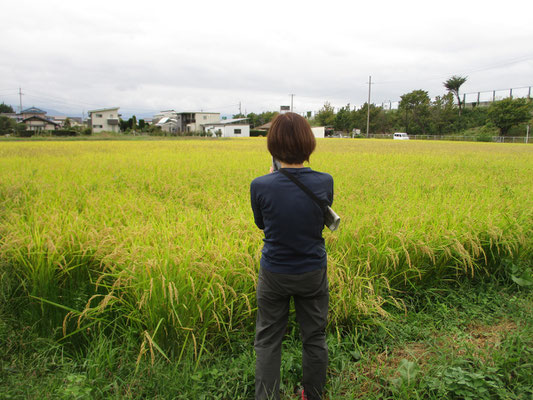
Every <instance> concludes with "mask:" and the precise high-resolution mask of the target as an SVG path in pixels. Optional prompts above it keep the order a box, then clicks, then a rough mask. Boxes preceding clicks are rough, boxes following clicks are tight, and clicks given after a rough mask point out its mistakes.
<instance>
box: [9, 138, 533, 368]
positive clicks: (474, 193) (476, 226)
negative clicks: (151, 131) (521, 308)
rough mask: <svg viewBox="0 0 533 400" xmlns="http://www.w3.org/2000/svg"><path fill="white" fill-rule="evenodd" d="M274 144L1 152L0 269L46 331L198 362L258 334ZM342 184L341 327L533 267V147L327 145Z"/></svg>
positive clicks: (333, 278)
mask: <svg viewBox="0 0 533 400" xmlns="http://www.w3.org/2000/svg"><path fill="white" fill-rule="evenodd" d="M269 166H270V156H269V154H268V152H267V150H266V142H265V140H264V139H261V138H250V139H242V140H241V139H238V140H167V141H110V142H97V141H84V142H81V141H80V142H77V141H72V142H0V169H1V172H0V276H1V277H2V279H4V280H5V281H7V282H10V285H11V286H10V287H11V288H12V290H13V291H16V292H17V293H18V295H19V296H24V297H27V298H29V299H31V301H30V306H29V307H28V308H27V309H25V310H21V313H25V314H27V315H29V316H30V318H31V319H33V320H34V321H35V322H36V323H38V326H39V327H40V329H41V331H42V332H43V333H44V334H47V335H52V336H54V335H55V336H56V337H57V338H58V339H59V340H75V338H77V337H84V336H85V337H87V335H89V334H90V333H94V332H102V333H106V332H115V333H116V332H118V333H126V332H129V333H131V332H133V333H134V334H135V335H137V337H138V342H139V348H140V351H139V357H141V356H142V355H143V354H146V355H150V356H151V357H152V358H153V357H154V356H155V354H157V353H159V354H160V356H162V357H177V358H180V357H181V356H182V355H183V354H184V352H186V351H191V352H193V353H194V356H195V357H196V358H200V357H201V355H202V353H203V352H205V351H208V350H209V349H212V348H216V347H223V346H225V345H226V344H227V343H228V342H230V341H231V340H235V338H236V337H237V338H238V337H241V336H242V335H248V336H249V335H250V334H251V333H252V332H253V329H254V324H255V312H254V311H255V307H256V306H255V298H254V296H255V284H256V276H257V271H258V268H259V258H260V251H261V246H262V232H261V231H259V230H258V229H257V228H256V227H255V225H254V223H253V216H252V212H251V210H250V205H249V184H250V182H251V180H252V179H253V178H254V177H256V176H259V175H262V174H265V173H267V172H268V169H269ZM310 166H311V167H312V168H313V169H316V170H319V171H325V172H328V173H330V174H331V175H332V176H333V177H334V179H335V201H334V205H333V208H334V209H335V211H336V212H337V213H338V214H339V215H340V216H341V218H342V222H341V227H340V229H339V230H338V231H337V232H329V231H328V230H327V229H326V230H324V237H325V239H326V245H327V249H328V254H329V256H328V257H329V258H328V270H329V271H328V274H329V279H330V290H331V300H330V324H329V329H330V330H331V331H332V332H337V333H338V334H341V333H342V332H343V331H347V330H351V329H354V327H356V326H357V324H360V323H372V321H373V320H375V319H376V318H379V317H381V316H384V315H386V311H385V309H384V307H385V306H386V305H387V306H390V305H394V306H397V307H403V305H402V300H401V298H402V294H403V293H405V292H407V291H411V290H415V289H416V288H417V287H419V286H425V287H427V286H436V287H438V286H439V284H441V283H442V281H443V280H453V279H464V278H475V277H476V276H478V275H502V274H504V275H505V274H510V271H508V269H509V267H508V266H509V265H510V262H512V263H515V264H516V263H520V262H521V263H526V264H527V265H529V266H531V260H532V259H533V200H532V196H531V193H532V188H533V147H531V146H527V145H510V144H505V145H502V144H492V143H455V142H453V143H452V142H439V143H434V142H422V141H420V142H418V141H417V142H403V141H402V142H394V141H385V140H382V141H380V140H343V139H325V140H319V141H318V146H317V150H316V153H315V154H314V155H313V156H312V158H311V164H310Z"/></svg>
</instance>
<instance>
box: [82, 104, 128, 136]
mask: <svg viewBox="0 0 533 400" xmlns="http://www.w3.org/2000/svg"><path fill="white" fill-rule="evenodd" d="M118 109H119V107H113V108H100V109H98V110H91V111H89V112H88V113H89V119H88V123H89V126H90V127H91V131H92V133H98V132H120V126H119V123H118V117H119V116H120V114H119V113H118Z"/></svg>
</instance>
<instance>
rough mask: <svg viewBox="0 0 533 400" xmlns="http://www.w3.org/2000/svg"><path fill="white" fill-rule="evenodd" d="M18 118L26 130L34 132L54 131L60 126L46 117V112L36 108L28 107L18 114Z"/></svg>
mask: <svg viewBox="0 0 533 400" xmlns="http://www.w3.org/2000/svg"><path fill="white" fill-rule="evenodd" d="M20 118H21V119H22V122H23V123H24V125H26V130H29V131H34V132H44V131H54V130H56V129H58V128H59V127H60V126H59V125H60V124H58V123H57V122H55V121H52V120H51V119H49V118H47V117H46V111H44V110H41V109H40V108H37V107H30V108H26V109H25V110H22V111H21V112H20Z"/></svg>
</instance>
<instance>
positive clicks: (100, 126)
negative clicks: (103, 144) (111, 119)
mask: <svg viewBox="0 0 533 400" xmlns="http://www.w3.org/2000/svg"><path fill="white" fill-rule="evenodd" d="M103 127H104V126H103V125H93V128H100V129H102V128H103Z"/></svg>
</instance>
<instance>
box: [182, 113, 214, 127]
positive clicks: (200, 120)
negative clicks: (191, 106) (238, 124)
mask: <svg viewBox="0 0 533 400" xmlns="http://www.w3.org/2000/svg"><path fill="white" fill-rule="evenodd" d="M179 115H180V116H181V129H182V132H203V130H204V129H203V126H204V125H206V124H212V123H216V122H218V121H220V113H213V112H202V111H200V112H182V113H179Z"/></svg>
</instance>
